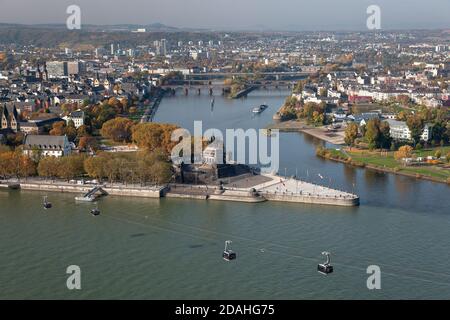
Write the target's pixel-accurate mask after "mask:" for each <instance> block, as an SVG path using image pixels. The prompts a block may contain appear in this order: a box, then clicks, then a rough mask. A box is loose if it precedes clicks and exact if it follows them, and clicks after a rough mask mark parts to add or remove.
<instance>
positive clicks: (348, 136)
mask: <svg viewBox="0 0 450 320" xmlns="http://www.w3.org/2000/svg"><path fill="white" fill-rule="evenodd" d="M357 137H358V125H357V124H356V123H354V122H352V123H350V124H349V125H348V126H347V128H345V138H344V140H345V143H346V144H347V145H348V146H352V145H353V144H354V143H355V140H356V138H357Z"/></svg>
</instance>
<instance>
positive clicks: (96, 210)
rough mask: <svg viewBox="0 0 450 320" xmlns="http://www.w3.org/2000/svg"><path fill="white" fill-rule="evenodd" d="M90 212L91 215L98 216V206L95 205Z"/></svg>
mask: <svg viewBox="0 0 450 320" xmlns="http://www.w3.org/2000/svg"><path fill="white" fill-rule="evenodd" d="M91 214H92V215H93V216H98V215H100V210H99V209H98V206H96V207H95V208H94V209H92V210H91Z"/></svg>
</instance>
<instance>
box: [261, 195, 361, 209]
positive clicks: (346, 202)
mask: <svg viewBox="0 0 450 320" xmlns="http://www.w3.org/2000/svg"><path fill="white" fill-rule="evenodd" d="M261 195H263V196H264V198H266V199H267V200H269V201H280V202H295V203H308V204H320V205H331V206H342V207H355V206H359V198H358V197H331V196H330V197H325V196H303V195H289V194H273V193H264V192H263V193H261Z"/></svg>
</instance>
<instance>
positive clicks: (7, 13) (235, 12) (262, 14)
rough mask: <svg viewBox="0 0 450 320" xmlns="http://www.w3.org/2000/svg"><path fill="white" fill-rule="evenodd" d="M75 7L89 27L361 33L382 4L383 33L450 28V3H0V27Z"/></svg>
mask: <svg viewBox="0 0 450 320" xmlns="http://www.w3.org/2000/svg"><path fill="white" fill-rule="evenodd" d="M71 4H76V5H79V6H80V7H81V10H82V23H87V24H123V23H131V24H151V23H156V22H160V23H164V24H166V25H170V26H175V27H193V28H212V29H214V28H215V29H229V30H236V29H262V28H268V29H276V30H348V29H358V30H360V29H361V30H362V29H365V28H366V19H367V14H366V9H367V7H368V6H369V5H372V4H377V5H379V6H380V7H381V17H382V20H381V27H382V28H383V29H411V28H450V0H0V22H4V23H27V24H34V23H65V21H66V18H67V14H66V8H67V6H68V5H71Z"/></svg>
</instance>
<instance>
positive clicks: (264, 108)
mask: <svg viewBox="0 0 450 320" xmlns="http://www.w3.org/2000/svg"><path fill="white" fill-rule="evenodd" d="M268 107H269V106H268V105H265V104H262V105H260V106H259V107H254V108H253V110H252V112H253V113H261V112H263V111H264V110H266V109H267V108H268Z"/></svg>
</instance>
